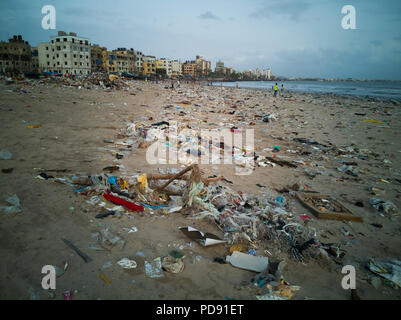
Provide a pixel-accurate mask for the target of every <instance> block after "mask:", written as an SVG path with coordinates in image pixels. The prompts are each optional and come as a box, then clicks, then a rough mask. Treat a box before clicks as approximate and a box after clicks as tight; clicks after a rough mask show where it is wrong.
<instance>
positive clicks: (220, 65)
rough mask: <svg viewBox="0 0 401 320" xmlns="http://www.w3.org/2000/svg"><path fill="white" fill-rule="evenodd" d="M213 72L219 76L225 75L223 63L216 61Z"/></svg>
mask: <svg viewBox="0 0 401 320" xmlns="http://www.w3.org/2000/svg"><path fill="white" fill-rule="evenodd" d="M214 72H216V73H220V74H225V73H226V68H225V67H224V62H222V61H220V60H219V61H217V62H216V68H214Z"/></svg>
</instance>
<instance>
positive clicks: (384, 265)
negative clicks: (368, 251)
mask: <svg viewBox="0 0 401 320" xmlns="http://www.w3.org/2000/svg"><path fill="white" fill-rule="evenodd" d="M368 267H369V270H370V271H372V272H373V273H375V274H377V275H379V276H380V277H382V278H385V279H387V280H390V281H391V282H393V283H395V284H396V285H397V286H398V287H401V261H400V260H396V259H391V260H389V261H387V262H381V261H376V260H374V259H370V260H369V263H368Z"/></svg>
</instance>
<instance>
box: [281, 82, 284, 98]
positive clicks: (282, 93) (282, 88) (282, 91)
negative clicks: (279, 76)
mask: <svg viewBox="0 0 401 320" xmlns="http://www.w3.org/2000/svg"><path fill="white" fill-rule="evenodd" d="M281 95H282V96H283V95H284V84H281Z"/></svg>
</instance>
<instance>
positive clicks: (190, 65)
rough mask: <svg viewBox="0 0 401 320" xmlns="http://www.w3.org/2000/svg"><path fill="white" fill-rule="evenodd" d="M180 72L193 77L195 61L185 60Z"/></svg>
mask: <svg viewBox="0 0 401 320" xmlns="http://www.w3.org/2000/svg"><path fill="white" fill-rule="evenodd" d="M182 74H183V75H184V76H191V77H195V75H196V63H195V61H185V62H184V63H183V65H182Z"/></svg>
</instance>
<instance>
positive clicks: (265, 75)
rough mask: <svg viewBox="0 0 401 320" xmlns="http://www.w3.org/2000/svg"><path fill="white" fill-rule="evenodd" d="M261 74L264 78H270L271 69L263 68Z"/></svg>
mask: <svg viewBox="0 0 401 320" xmlns="http://www.w3.org/2000/svg"><path fill="white" fill-rule="evenodd" d="M262 76H263V78H264V79H266V80H270V79H271V77H272V71H271V70H270V69H265V70H263V73H262Z"/></svg>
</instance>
